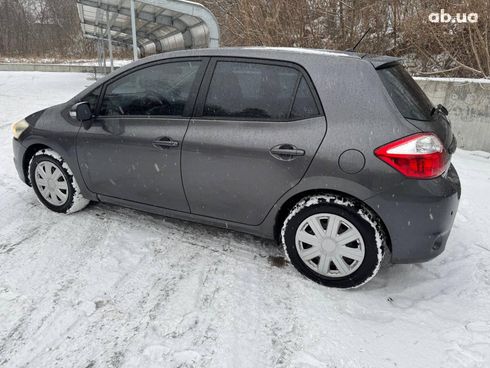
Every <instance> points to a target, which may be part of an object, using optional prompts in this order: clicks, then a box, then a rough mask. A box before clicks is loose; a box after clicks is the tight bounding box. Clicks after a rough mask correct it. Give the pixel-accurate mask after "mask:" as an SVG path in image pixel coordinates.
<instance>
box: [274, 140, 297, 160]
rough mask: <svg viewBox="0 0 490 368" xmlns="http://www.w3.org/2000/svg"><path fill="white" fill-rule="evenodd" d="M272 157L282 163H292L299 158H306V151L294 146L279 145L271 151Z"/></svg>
mask: <svg viewBox="0 0 490 368" xmlns="http://www.w3.org/2000/svg"><path fill="white" fill-rule="evenodd" d="M270 153H271V155H272V157H274V158H277V159H278V160H282V161H291V160H294V159H295V158H296V157H298V156H304V155H305V150H303V149H300V148H297V147H296V146H293V145H292V144H279V145H277V146H274V147H272V148H271V149H270Z"/></svg>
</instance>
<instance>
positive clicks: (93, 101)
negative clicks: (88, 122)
mask: <svg viewBox="0 0 490 368" xmlns="http://www.w3.org/2000/svg"><path fill="white" fill-rule="evenodd" d="M101 91H102V86H99V87H97V88H96V89H94V90H93V91H92V92H90V93H89V94H88V95H86V96H85V97H84V99H83V101H85V102H88V104H89V105H90V109H91V110H92V112H93V111H95V108H96V107H97V100H98V99H99V96H100V92H101Z"/></svg>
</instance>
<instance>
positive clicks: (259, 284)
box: [0, 72, 490, 368]
mask: <svg viewBox="0 0 490 368" xmlns="http://www.w3.org/2000/svg"><path fill="white" fill-rule="evenodd" d="M87 76H88V75H84V74H69V73H28V72H17V73H7V72H0V155H1V159H2V161H1V162H2V163H1V164H0V214H1V215H0V366H2V367H3V366H4V367H36V368H38V367H50V368H53V367H80V368H88V367H145V368H150V367H224V368H229V367H253V368H256V367H295V368H299V367H302V368H303V367H304V368H306V367H308V368H319V367H352V368H360V367H375V368H381V367H409V368H416V367H423V368H427V367H430V368H436V367H489V366H490V313H489V311H490V240H489V239H490V221H489V215H488V214H489V208H490V196H489V192H490V154H488V153H483V152H480V153H477V152H465V151H458V153H457V154H456V155H455V156H454V158H453V162H454V164H455V165H456V167H457V169H458V171H459V174H460V176H461V181H462V186H463V196H462V201H461V205H460V209H459V212H458V215H457V217H456V222H455V226H454V229H453V233H452V235H451V237H450V239H449V242H448V244H447V249H446V251H445V252H444V253H443V254H442V255H441V256H440V257H438V258H437V259H435V260H434V261H432V262H429V263H426V264H420V265H388V264H387V265H385V266H384V267H383V268H382V269H381V271H380V273H379V274H378V276H377V277H376V278H375V279H374V280H372V281H371V282H370V283H369V284H367V285H366V286H364V287H362V288H361V289H357V290H354V291H341V290H334V289H327V288H325V287H322V286H319V285H317V284H315V283H313V282H311V281H309V280H307V279H305V278H303V277H302V276H301V275H300V274H299V273H298V272H296V271H295V270H294V269H293V267H292V266H290V265H287V264H286V265H284V264H283V262H282V261H281V260H282V259H281V258H280V257H281V256H282V251H281V249H280V248H279V247H278V246H277V245H276V244H274V243H272V242H269V241H264V240H261V239H258V238H255V237H252V236H249V235H243V234H238V233H234V232H230V231H224V230H217V229H214V228H210V227H206V226H202V225H197V224H193V223H188V222H183V221H177V220H171V219H165V218H162V217H159V216H153V215H149V214H145V213H141V212H137V211H133V210H129V209H124V208H120V207H115V206H110V205H105V204H94V205H91V206H90V207H89V208H87V209H86V210H85V211H82V212H79V213H76V214H73V215H59V214H55V213H53V212H50V211H48V210H47V209H45V208H44V207H42V206H41V205H40V204H39V202H38V201H37V200H36V197H35V196H34V193H33V191H32V190H30V189H29V188H28V187H27V186H25V185H24V184H23V183H22V182H21V181H20V180H19V179H18V177H17V173H16V171H15V168H14V166H13V164H12V153H11V142H10V140H11V132H10V126H9V123H11V122H12V121H14V120H15V119H17V118H21V117H23V116H25V115H27V114H28V113H29V112H33V111H35V110H38V109H40V108H42V107H44V106H49V105H52V104H54V103H57V102H61V101H64V100H67V99H68V98H69V97H71V96H72V95H74V94H75V93H76V92H78V91H79V90H81V89H82V88H83V87H84V86H86V85H88V84H90V83H91V81H88V80H87V79H86V78H87Z"/></svg>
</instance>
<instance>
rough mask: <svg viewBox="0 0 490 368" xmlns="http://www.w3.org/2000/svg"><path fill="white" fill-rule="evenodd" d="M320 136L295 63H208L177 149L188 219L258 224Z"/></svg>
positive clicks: (309, 91) (315, 104) (308, 89)
mask: <svg viewBox="0 0 490 368" xmlns="http://www.w3.org/2000/svg"><path fill="white" fill-rule="evenodd" d="M325 132H326V120H325V117H324V116H323V111H322V108H321V106H320V103H319V100H318V97H317V96H316V92H315V90H314V88H313V85H312V83H311V80H310V79H309V77H308V75H307V74H306V73H305V72H304V70H303V69H302V68H300V67H298V66H297V65H295V64H289V63H283V62H275V61H266V60H258V59H241V58H214V59H213V60H212V61H211V63H210V65H209V67H208V71H207V73H206V76H205V78H204V81H203V88H201V90H200V93H199V97H198V102H197V106H196V110H195V116H194V118H193V119H192V120H191V122H190V124H189V129H188V131H187V133H186V136H185V139H184V145H183V148H182V177H183V184H184V188H185V192H186V195H187V199H188V202H189V205H190V209H191V213H193V214H198V215H203V216H209V217H213V218H218V219H223V220H227V221H233V222H239V223H243V224H249V225H257V224H259V223H261V222H262V221H263V219H264V218H265V216H266V215H267V213H268V212H269V210H270V209H271V208H272V206H273V205H274V203H275V202H276V201H277V200H278V199H279V198H280V197H281V196H282V195H283V194H284V193H285V192H287V191H288V190H289V189H291V188H292V187H294V186H295V185H296V184H297V183H298V182H299V181H300V180H301V178H302V177H303V175H304V174H305V172H306V170H307V168H308V166H309V164H310V163H311V160H312V159H313V157H314V155H315V153H316V151H317V149H318V147H319V145H320V143H321V141H322V139H323V137H324V135H325Z"/></svg>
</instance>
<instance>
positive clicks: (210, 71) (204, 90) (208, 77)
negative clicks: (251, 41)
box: [192, 56, 325, 122]
mask: <svg viewBox="0 0 490 368" xmlns="http://www.w3.org/2000/svg"><path fill="white" fill-rule="evenodd" d="M220 61H224V62H241V63H244V62H246V63H252V64H265V65H276V66H283V67H289V68H293V69H295V70H297V71H298V72H299V78H298V79H299V81H301V77H303V78H305V81H306V83H307V85H308V88H309V89H310V92H311V94H312V95H313V99H314V100H315V104H316V107H317V111H318V114H317V115H312V116H309V117H306V118H305V117H301V118H294V119H292V118H291V117H290V115H291V109H292V106H293V105H294V101H295V100H296V94H297V92H298V86H299V82H298V85H297V86H296V87H295V92H294V95H293V98H292V102H291V106H290V109H289V113H288V117H287V118H286V119H272V118H263V117H260V118H248V117H232V116H203V112H204V105H205V103H206V99H207V96H208V92H209V88H210V86H211V81H212V77H213V75H214V72H215V69H216V65H217V63H218V62H220ZM324 116H325V113H324V110H323V107H322V105H321V101H320V98H319V96H318V93H317V90H316V88H314V85H313V82H312V80H311V78H310V76H309V74H308V73H307V72H306V70H305V69H304V67H303V66H302V65H300V64H297V63H294V62H291V61H284V60H275V59H263V58H253V57H252V58H251V57H239V56H211V60H210V62H209V64H208V68H207V70H206V73H205V75H204V78H203V80H202V86H201V88H200V90H199V94H198V96H197V99H196V103H195V107H194V112H193V114H192V118H194V119H200V120H226V121H242V122H243V121H251V122H253V121H269V122H292V121H300V120H307V119H313V118H317V117H324Z"/></svg>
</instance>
